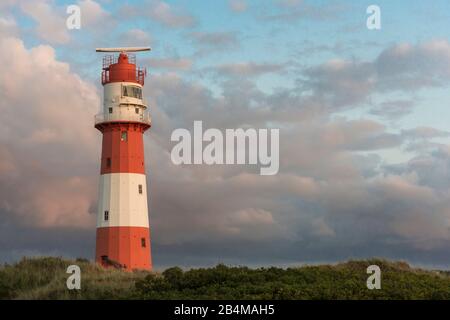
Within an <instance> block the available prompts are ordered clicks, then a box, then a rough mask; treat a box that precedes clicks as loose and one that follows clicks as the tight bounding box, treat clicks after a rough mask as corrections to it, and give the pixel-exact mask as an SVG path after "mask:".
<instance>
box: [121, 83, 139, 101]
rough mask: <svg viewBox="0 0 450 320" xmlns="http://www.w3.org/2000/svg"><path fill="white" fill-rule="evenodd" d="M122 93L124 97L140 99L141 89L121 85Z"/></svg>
mask: <svg viewBox="0 0 450 320" xmlns="http://www.w3.org/2000/svg"><path fill="white" fill-rule="evenodd" d="M122 95H123V96H124V97H131V98H136V99H142V89H141V88H139V87H135V86H123V87H122Z"/></svg>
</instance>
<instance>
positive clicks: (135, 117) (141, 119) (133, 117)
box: [95, 111, 152, 126]
mask: <svg viewBox="0 0 450 320" xmlns="http://www.w3.org/2000/svg"><path fill="white" fill-rule="evenodd" d="M110 122H135V123H142V124H146V125H148V126H151V125H152V118H151V116H150V113H149V112H148V111H144V112H142V113H140V114H133V113H103V112H102V113H99V114H97V115H96V116H95V126H97V125H100V124H103V123H110Z"/></svg>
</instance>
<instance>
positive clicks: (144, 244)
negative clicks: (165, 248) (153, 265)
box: [141, 238, 147, 248]
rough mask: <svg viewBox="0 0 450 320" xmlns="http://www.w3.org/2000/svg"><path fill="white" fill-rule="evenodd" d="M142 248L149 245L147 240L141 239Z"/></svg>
mask: <svg viewBox="0 0 450 320" xmlns="http://www.w3.org/2000/svg"><path fill="white" fill-rule="evenodd" d="M141 246H142V248H145V247H146V246H147V244H146V243H145V238H141Z"/></svg>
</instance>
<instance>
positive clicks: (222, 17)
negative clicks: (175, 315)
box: [0, 0, 450, 269]
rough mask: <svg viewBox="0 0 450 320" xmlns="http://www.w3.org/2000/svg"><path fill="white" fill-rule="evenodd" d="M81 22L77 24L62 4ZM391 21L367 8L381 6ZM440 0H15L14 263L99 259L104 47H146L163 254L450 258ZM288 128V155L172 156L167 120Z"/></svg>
mask: <svg viewBox="0 0 450 320" xmlns="http://www.w3.org/2000/svg"><path fill="white" fill-rule="evenodd" d="M72 4H75V5H78V6H79V7H80V8H81V28H80V29H79V30H78V29H74V30H69V29H68V28H67V27H66V19H67V17H68V14H67V13H66V9H67V6H69V5H72ZM372 4H376V5H378V6H379V7H380V9H381V29H380V30H369V29H368V28H367V26H366V19H367V17H368V14H367V13H366V9H367V7H368V6H369V5H372ZM449 18H450V3H449V2H448V1H446V0H442V1H440V0H433V1H417V0H408V1H406V0H397V1H381V0H376V1H373V0H370V1H365V0H359V1H343V0H335V1H307V0H257V1H256V0H254V1H253V0H217V1H200V0H189V1H182V0H180V1H161V0H142V1H112V0H97V1H93V0H80V1H75V0H72V1H56V0H54V1H53V0H37V1H31V0H2V1H1V2H0V60H1V61H2V64H1V67H0V262H13V261H17V260H18V259H20V258H21V257H22V256H38V255H56V256H65V257H85V258H90V259H93V256H94V250H95V220H96V219H95V216H96V207H97V192H98V191H97V188H98V180H99V171H100V151H101V150H100V149H101V137H100V133H99V132H98V131H96V129H95V128H94V116H95V114H97V113H98V112H99V110H100V108H101V105H102V86H101V83H100V72H101V58H102V56H101V54H98V53H96V52H95V48H96V47H117V46H146V45H150V46H151V47H152V49H153V50H152V52H151V53H142V54H138V57H137V58H138V64H140V65H142V66H144V67H146V68H147V70H148V78H147V79H146V86H145V92H144V93H145V97H146V99H147V100H148V101H149V104H150V108H149V110H150V113H151V115H152V118H153V120H152V123H153V126H152V128H151V130H150V131H149V132H148V133H146V136H145V152H146V154H145V156H146V168H147V172H148V184H149V198H148V200H149V214H150V225H151V229H152V251H153V260H154V265H155V267H156V268H164V267H166V266H172V265H179V266H184V267H192V266H210V265H214V264H217V263H219V262H223V263H227V264H233V265H235V264H246V265H250V266H261V265H264V266H266V265H282V266H286V265H296V264H305V263H322V262H337V261H344V260H348V259H358V258H368V257H385V258H389V259H396V260H405V261H408V262H410V263H412V264H414V265H420V266H426V267H430V268H437V267H439V268H447V269H448V268H449V265H450V126H449V124H448V119H450V106H449V103H450V90H449V85H450V41H449V40H450V22H449V21H450V19H449ZM195 120H202V121H203V122H204V127H210V128H219V129H226V128H241V127H254V128H267V127H276V128H279V129H280V170H279V173H278V174H277V175H274V176H260V175H259V170H257V168H255V166H251V165H213V166H208V165H191V166H189V165H183V166H176V165H174V164H173V163H172V162H171V158H170V152H171V149H172V147H173V145H174V144H173V143H172V142H171V141H170V136H171V133H172V132H173V130H175V129H177V128H188V129H190V128H192V127H193V123H194V121H195Z"/></svg>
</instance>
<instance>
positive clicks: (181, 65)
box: [144, 58, 193, 70]
mask: <svg viewBox="0 0 450 320" xmlns="http://www.w3.org/2000/svg"><path fill="white" fill-rule="evenodd" d="M144 63H145V62H144ZM146 64H147V65H148V66H149V67H151V68H154V69H170V70H190V69H191V68H192V65H193V61H192V60H191V59H187V58H160V59H148V63H146Z"/></svg>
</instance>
